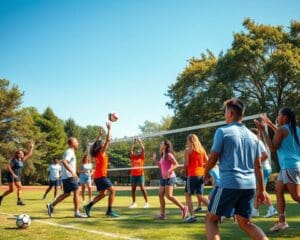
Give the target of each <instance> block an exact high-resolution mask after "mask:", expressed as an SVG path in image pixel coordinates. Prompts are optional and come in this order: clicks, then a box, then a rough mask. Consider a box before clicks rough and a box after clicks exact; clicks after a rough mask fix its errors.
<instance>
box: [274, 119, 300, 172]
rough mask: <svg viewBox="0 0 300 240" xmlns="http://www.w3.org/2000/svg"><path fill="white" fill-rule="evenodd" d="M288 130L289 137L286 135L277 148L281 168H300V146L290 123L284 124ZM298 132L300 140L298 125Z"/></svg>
mask: <svg viewBox="0 0 300 240" xmlns="http://www.w3.org/2000/svg"><path fill="white" fill-rule="evenodd" d="M283 127H284V128H285V129H287V131H288V133H289V134H288V135H287V137H285V138H284V139H283V140H282V141H281V144H280V147H279V148H278V149H277V156H278V159H279V165H280V168H281V169H289V168H293V169H295V168H298V169H299V168H300V146H299V145H298V144H297V142H296V140H295V138H294V136H293V135H292V133H291V131H290V128H289V125H287V124H286V125H284V126H283ZM297 134H298V138H299V140H300V128H298V127H297Z"/></svg>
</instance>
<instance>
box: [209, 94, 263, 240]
mask: <svg viewBox="0 0 300 240" xmlns="http://www.w3.org/2000/svg"><path fill="white" fill-rule="evenodd" d="M224 106H225V120H226V123H227V125H225V126H223V127H220V128H218V129H217V131H216V133H215V136H214V141H213V146H212V148H211V154H210V156H209V160H208V162H207V164H206V168H205V175H204V177H205V179H208V178H209V171H210V170H211V169H212V168H213V167H214V166H215V164H216V163H217V161H219V169H220V182H219V187H218V189H217V191H215V192H214V193H213V195H212V199H211V201H210V204H209V207H208V213H207V214H206V219H205V223H206V234H207V239H209V240H210V239H220V232H219V229H218V221H219V220H220V219H221V217H222V216H230V214H231V211H232V209H235V214H236V220H237V222H238V224H239V226H240V228H241V229H242V230H243V231H245V232H246V233H247V234H248V235H249V236H250V237H251V238H252V239H261V240H262V239H268V238H267V237H266V235H265V234H264V232H263V231H262V230H261V229H260V228H259V227H258V226H256V225H255V224H253V223H252V222H251V202H252V200H253V197H254V193H255V188H257V189H256V193H257V197H258V200H259V201H264V200H265V194H266V192H265V189H264V185H263V173H262V169H261V159H260V157H261V156H260V155H261V149H260V145H259V142H258V139H257V137H256V136H255V135H254V134H253V133H252V132H251V131H250V130H249V129H248V128H247V127H246V126H244V125H243V124H242V118H243V115H244V110H245V107H244V104H243V102H242V101H241V100H239V99H235V98H233V99H229V100H227V101H226V102H225V103H224ZM255 177H256V178H255Z"/></svg>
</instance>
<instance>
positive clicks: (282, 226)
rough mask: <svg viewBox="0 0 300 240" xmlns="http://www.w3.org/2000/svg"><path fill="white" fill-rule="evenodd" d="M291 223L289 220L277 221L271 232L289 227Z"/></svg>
mask: <svg viewBox="0 0 300 240" xmlns="http://www.w3.org/2000/svg"><path fill="white" fill-rule="evenodd" d="M288 227H289V225H288V223H287V222H283V223H282V222H277V223H275V225H274V226H273V227H271V228H270V231H271V232H275V231H279V230H283V229H286V228H288Z"/></svg>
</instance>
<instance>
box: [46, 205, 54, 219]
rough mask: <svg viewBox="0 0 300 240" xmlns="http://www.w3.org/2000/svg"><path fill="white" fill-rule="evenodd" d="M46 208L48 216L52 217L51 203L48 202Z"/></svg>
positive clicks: (52, 208)
mask: <svg viewBox="0 0 300 240" xmlns="http://www.w3.org/2000/svg"><path fill="white" fill-rule="evenodd" d="M47 210H48V215H49V217H52V213H53V210H54V207H53V205H52V204H50V203H48V204H47Z"/></svg>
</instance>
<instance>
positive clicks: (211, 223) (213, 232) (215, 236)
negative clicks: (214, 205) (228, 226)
mask: <svg viewBox="0 0 300 240" xmlns="http://www.w3.org/2000/svg"><path fill="white" fill-rule="evenodd" d="M219 219H220V217H219V216H217V215H215V214H212V213H207V214H206V217H205V230H206V236H207V240H220V239H221V236H220V232H219V227H218V221H219Z"/></svg>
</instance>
